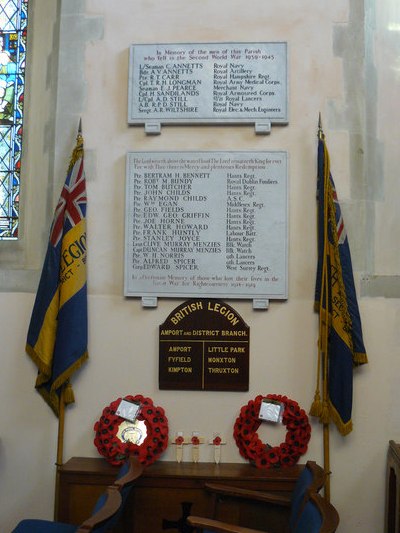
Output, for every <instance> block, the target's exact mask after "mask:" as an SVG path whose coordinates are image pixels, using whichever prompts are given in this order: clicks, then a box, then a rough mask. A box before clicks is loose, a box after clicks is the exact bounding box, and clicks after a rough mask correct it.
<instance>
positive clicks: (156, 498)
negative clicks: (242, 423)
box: [57, 457, 303, 533]
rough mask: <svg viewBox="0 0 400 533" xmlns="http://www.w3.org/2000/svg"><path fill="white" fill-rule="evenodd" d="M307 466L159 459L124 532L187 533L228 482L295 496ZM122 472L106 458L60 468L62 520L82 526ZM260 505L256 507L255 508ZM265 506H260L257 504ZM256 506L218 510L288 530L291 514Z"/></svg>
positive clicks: (133, 502)
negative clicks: (210, 487) (213, 489)
mask: <svg viewBox="0 0 400 533" xmlns="http://www.w3.org/2000/svg"><path fill="white" fill-rule="evenodd" d="M302 468H303V465H296V466H293V467H288V468H278V469H270V470H265V469H263V470H260V469H257V468H255V467H253V466H252V465H249V464H245V463H243V464H242V463H227V464H220V465H216V464H214V463H175V462H168V461H159V462H157V463H155V464H154V465H151V466H149V467H148V468H147V469H146V470H145V472H144V474H143V476H142V477H141V478H140V479H138V481H137V483H136V484H135V486H134V488H133V490H132V492H131V494H130V497H129V501H128V503H127V506H126V509H125V512H124V516H123V525H122V527H121V531H123V532H124V533H128V532H132V533H159V532H164V531H170V532H171V533H173V532H182V533H186V532H188V531H190V530H191V529H189V528H188V526H187V524H185V517H186V516H187V515H188V514H196V515H202V516H212V512H213V501H212V497H211V495H210V494H209V493H208V492H207V491H206V490H204V484H205V483H207V482H214V483H215V482H216V483H225V484H229V485H235V486H238V487H244V488H249V489H254V490H273V491H279V492H280V491H283V492H291V491H292V490H293V487H294V484H295V482H296V480H297V477H298V476H299V473H300V472H301V470H302ZM117 472H118V467H113V466H111V465H110V464H108V463H107V462H106V461H105V460H104V459H102V458H89V457H73V458H72V459H70V460H69V461H68V462H67V463H65V464H64V465H63V466H61V467H60V469H59V474H60V490H59V501H58V502H57V503H58V517H57V519H58V520H60V521H62V522H68V523H73V524H79V523H80V522H82V521H83V520H84V519H85V518H87V517H88V516H90V514H91V510H92V508H93V506H94V504H95V502H96V500H97V498H98V496H99V495H100V494H101V493H102V492H103V491H104V489H105V488H106V487H107V485H109V484H110V483H112V481H113V480H114V479H115V477H116V474H117ZM253 505H255V504H253ZM257 505H259V504H257ZM249 506H250V504H241V505H237V503H235V504H233V503H232V502H226V503H224V504H220V505H219V506H218V515H217V516H218V518H220V519H229V521H230V522H235V523H240V522H243V523H246V525H248V526H252V527H258V528H260V529H267V526H268V528H269V529H268V530H271V531H274V530H277V531H280V532H283V531H285V526H283V524H285V523H286V522H287V515H288V510H287V509H285V510H280V511H273V510H272V509H271V510H270V511H268V523H267V517H266V516H265V505H264V508H263V509H262V515H261V512H260V509H259V508H257V507H249ZM271 526H272V527H271Z"/></svg>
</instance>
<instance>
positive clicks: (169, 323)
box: [159, 299, 250, 391]
mask: <svg viewBox="0 0 400 533" xmlns="http://www.w3.org/2000/svg"><path fill="white" fill-rule="evenodd" d="M249 345H250V328H249V327H248V326H247V325H246V324H245V322H244V321H243V319H242V318H241V317H240V315H239V314H238V313H237V312H236V311H235V310H234V309H233V308H232V307H230V306H229V305H227V304H226V303H224V302H222V301H221V300H215V299H197V300H189V301H186V302H184V303H183V304H181V305H179V306H178V307H177V308H176V309H175V310H174V311H172V313H170V315H169V316H168V318H167V319H166V321H165V322H164V323H163V324H161V326H160V361H159V387H160V389H173V390H214V391H218V390H221V391H247V390H249Z"/></svg>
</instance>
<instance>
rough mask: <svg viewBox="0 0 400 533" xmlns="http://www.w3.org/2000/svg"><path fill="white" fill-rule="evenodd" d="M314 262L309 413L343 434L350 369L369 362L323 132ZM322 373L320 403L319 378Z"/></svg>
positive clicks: (348, 416) (347, 415)
mask: <svg viewBox="0 0 400 533" xmlns="http://www.w3.org/2000/svg"><path fill="white" fill-rule="evenodd" d="M317 189H318V190H317V202H318V266H317V278H316V286H315V309H316V311H317V312H319V339H318V352H319V364H318V385H317V390H316V394H315V398H314V403H313V405H312V407H311V410H310V414H312V415H314V416H318V417H319V418H320V420H321V422H323V423H325V424H328V423H329V422H330V421H333V422H334V423H335V424H336V426H337V428H338V430H339V431H340V433H341V434H342V435H347V434H348V433H350V431H351V430H352V420H351V411H352V402H353V368H354V366H357V365H360V364H364V363H367V362H368V359H367V354H366V352H365V347H364V342H363V337H362V328H361V319H360V313H359V309H358V303H357V297H356V291H355V286H354V277H353V269H352V264H351V256H350V248H349V242H348V238H347V234H346V230H345V227H344V222H343V217H342V212H341V209H340V205H339V202H338V199H337V195H336V190H335V184H334V182H333V179H332V175H331V173H330V164H329V154H328V150H327V148H326V144H325V136H324V134H323V133H322V130H321V129H320V130H319V141H318V187H317ZM321 374H322V388H323V395H322V403H321V399H320V394H319V380H320V377H321Z"/></svg>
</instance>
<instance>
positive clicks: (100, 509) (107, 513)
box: [12, 456, 144, 533]
mask: <svg viewBox="0 0 400 533" xmlns="http://www.w3.org/2000/svg"><path fill="white" fill-rule="evenodd" d="M143 470H144V466H143V465H142V464H141V463H139V461H138V460H137V458H136V457H133V456H131V457H129V459H128V460H127V461H126V462H125V463H124V464H123V465H122V467H121V469H120V470H119V473H118V476H117V478H116V480H115V481H114V483H113V484H112V485H110V486H108V487H107V490H106V492H105V493H104V494H102V495H101V496H100V498H99V499H98V500H97V502H96V505H95V507H94V509H93V512H92V515H91V516H90V517H89V518H88V519H87V520H85V521H84V522H83V523H82V524H81V525H80V526H76V525H72V524H64V523H61V522H52V521H49V520H38V519H25V520H22V521H21V522H20V523H19V524H18V525H17V527H16V528H15V529H14V530H13V531H12V533H87V532H88V531H96V533H104V532H106V531H109V530H110V529H111V528H112V527H114V526H115V525H116V523H117V522H118V519H119V518H120V516H121V514H122V510H123V507H124V504H125V502H126V500H127V498H128V495H129V492H130V490H131V488H132V486H133V484H134V481H135V480H136V479H137V478H138V477H139V476H140V475H141V474H142V472H143Z"/></svg>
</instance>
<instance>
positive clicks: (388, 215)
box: [0, 0, 400, 533]
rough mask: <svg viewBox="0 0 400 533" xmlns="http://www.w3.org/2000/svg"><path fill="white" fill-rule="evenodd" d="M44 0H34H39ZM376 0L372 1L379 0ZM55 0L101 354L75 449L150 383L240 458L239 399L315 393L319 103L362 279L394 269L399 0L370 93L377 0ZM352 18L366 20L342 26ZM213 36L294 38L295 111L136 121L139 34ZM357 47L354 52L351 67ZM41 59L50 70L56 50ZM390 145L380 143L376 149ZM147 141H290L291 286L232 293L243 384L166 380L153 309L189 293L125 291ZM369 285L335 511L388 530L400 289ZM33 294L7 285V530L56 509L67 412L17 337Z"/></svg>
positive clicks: (76, 426) (63, 95) (95, 350)
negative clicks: (131, 61) (187, 387)
mask: <svg viewBox="0 0 400 533" xmlns="http://www.w3.org/2000/svg"><path fill="white" fill-rule="evenodd" d="M36 3H37V5H40V3H41V0H36ZM365 4H368V3H367V2H366V3H365ZM369 4H370V5H369V9H371V10H372V11H374V12H375V5H374V3H373V2H370V3H369ZM384 5H385V6H386V8H385V9H383V7H382V6H384ZM60 6H61V9H60V16H61V30H60V55H59V79H58V81H59V83H58V94H57V114H56V119H55V122H54V132H55V133H54V138H55V153H54V157H55V162H54V169H55V172H54V182H55V186H54V191H53V192H52V195H53V202H54V204H55V203H56V200H57V196H58V191H59V189H60V187H61V184H62V182H63V179H64V175H63V173H64V171H65V168H66V163H67V160H68V157H69V153H70V150H71V148H72V144H73V140H74V137H75V131H76V127H77V123H78V120H79V117H80V116H81V117H82V121H83V133H84V138H85V147H86V154H87V164H86V173H87V181H88V183H87V188H88V198H89V200H88V201H89V204H88V246H89V252H88V269H89V274H88V276H89V280H88V286H89V321H90V331H89V351H90V360H89V362H88V363H87V364H86V365H85V366H84V367H83V368H82V370H81V371H79V372H78V373H77V374H76V375H75V376H74V378H73V385H74V390H75V395H76V404H75V405H73V406H71V407H70V408H68V409H67V412H66V425H65V440H64V460H67V459H68V458H70V457H72V456H77V455H79V456H97V450H96V448H95V447H94V445H93V437H94V433H93V425H94V423H95V421H96V420H97V419H98V418H99V416H100V414H101V411H102V409H103V407H104V406H105V405H108V404H109V403H110V402H111V401H112V400H114V399H115V398H117V397H120V396H123V395H126V394H139V393H142V394H144V395H147V396H150V397H151V398H152V399H153V400H154V402H155V403H156V404H158V405H161V406H163V407H164V409H165V410H166V413H167V416H168V419H169V425H170V431H171V434H174V433H175V432H176V431H178V430H183V431H185V432H188V433H190V432H191V431H193V430H197V431H199V432H200V433H201V434H202V435H204V436H206V437H208V436H211V435H212V434H213V432H214V431H220V432H221V433H222V434H223V435H224V437H225V438H226V440H227V445H226V446H224V448H223V452H222V460H223V461H227V462H235V461H241V458H240V456H239V453H238V451H237V448H236V446H235V444H234V442H233V439H232V428H233V424H234V421H235V418H236V416H237V414H238V411H239V409H240V407H241V406H242V405H244V404H245V403H247V401H248V400H249V399H251V398H254V397H255V396H256V395H257V394H259V393H262V394H266V393H282V394H286V395H287V396H289V397H291V398H293V399H295V400H297V401H298V402H299V404H300V405H301V406H302V407H304V408H305V409H307V410H308V408H309V406H310V404H311V401H312V399H313V394H314V388H315V374H316V338H317V317H316V315H315V314H314V313H313V289H314V276H315V267H316V242H315V234H316V217H315V214H316V211H315V176H316V130H317V120H318V112H319V111H321V112H322V115H323V119H324V128H325V133H326V135H327V141H328V146H329V148H330V152H331V164H332V171H333V174H334V178H335V182H336V186H337V190H338V194H339V198H341V199H342V201H343V210H344V212H345V217H346V216H347V218H346V219H345V220H347V231H348V234H349V238H350V245H351V247H352V250H354V254H353V265H354V268H355V270H356V278H357V279H359V278H360V277H362V278H363V279H364V281H365V280H366V281H365V283H367V282H368V279H369V276H368V275H369V274H382V275H391V276H393V277H395V276H396V275H398V274H399V272H398V270H399V255H398V246H397V243H396V237H395V234H394V231H387V229H388V228H387V222H389V223H390V228H393V230H394V229H395V228H397V229H398V226H399V212H398V210H397V209H396V206H395V205H394V203H395V198H396V197H397V196H398V180H397V179H396V178H397V175H396V171H397V168H398V165H397V164H396V163H397V158H398V155H397V154H398V152H397V151H396V146H395V143H394V142H393V139H396V138H397V139H398V135H397V137H396V128H397V129H398V124H399V123H400V122H399V121H398V120H397V121H396V120H395V116H396V113H397V115H398V113H399V106H398V105H397V107H396V104H397V102H396V101H395V100H393V98H394V97H393V94H397V93H396V92H395V91H393V92H392V91H391V90H390V89H389V88H388V85H389V84H390V83H392V84H393V83H394V84H395V83H397V84H398V81H399V77H398V70H396V69H398V63H397V62H398V59H397V57H398V53H397V56H396V54H395V53H394V51H393V50H394V49H395V47H396V45H397V46H398V42H399V40H398V37H397V40H396V35H397V34H394V33H392V34H390V36H391V38H390V39H389V34H388V33H387V31H388V30H387V23H388V22H390V21H391V19H396V17H397V21H396V20H393V22H394V23H396V22H400V17H399V13H398V8H396V7H395V3H394V1H393V5H392V3H391V0H387V1H386V2H383V3H382V4H381V11H380V12H379V13H378V16H377V17H376V24H375V25H373V26H371V28H369V27H368V28H367V29H368V30H369V31H370V33H369V39H372V41H373V43H374V50H373V53H372V52H371V51H369V54H370V55H368V54H367V60H366V62H367V63H368V61H369V62H370V63H372V64H373V66H374V67H375V68H376V69H377V72H378V75H377V78H376V80H375V85H374V88H372V89H371V87H370V86H369V87H370V88H369V90H370V91H371V90H372V91H373V94H372V95H371V94H369V95H368V98H367V97H366V91H365V87H366V86H368V84H367V83H366V80H365V78H364V76H365V72H366V70H367V69H365V68H364V67H363V66H362V65H361V67H360V65H358V61H361V62H364V61H365V57H364V54H363V50H364V51H365V49H366V46H365V42H366V41H364V29H365V26H366V24H364V23H363V21H364V18H365V20H367V17H366V15H365V11H366V10H365V9H364V8H365V7H366V6H364V4H363V2H361V1H347V0H339V1H337V2H330V3H326V2H320V1H317V0H306V1H304V2H301V3H299V2H298V1H295V0H285V1H284V2H280V3H279V4H277V3H276V2H272V1H271V0H250V2H242V1H238V0H219V1H218V2H216V1H214V0H203V1H201V2H200V1H195V0H189V1H188V0H170V1H168V2H163V1H162V0H155V1H153V2H148V1H145V0H133V1H132V0H118V2H109V1H108V0H107V1H106V0H87V1H86V2H84V1H83V0H82V1H79V0H75V1H72V0H66V1H64V2H61V3H60ZM360 17H361V20H360ZM349 27H351V28H353V27H354V28H355V31H354V32H349V31H348V30H349ZM377 36H378V37H377ZM352 39H354V42H353V41H352ZM213 41H227V42H234V41H238V42H240V41H245V42H248V41H255V42H256V41H287V42H288V44H289V73H290V76H289V79H290V82H289V86H290V101H289V110H290V123H289V125H288V126H286V127H277V128H273V131H272V134H271V135H270V136H267V137H264V136H256V135H255V134H254V129H253V128H252V127H247V126H244V127H232V126H227V127H219V128H213V127H201V128H196V127H168V128H167V127H165V128H163V130H162V134H161V136H157V137H146V136H145V134H144V131H143V128H129V127H128V126H127V123H126V122H127V86H128V49H129V45H130V44H132V43H146V42H149V43H155V42H213ZM375 47H376V48H375ZM375 52H377V56H376V57H375ZM387 56H389V58H390V61H392V62H393V66H392V65H391V64H389V62H388V61H387V60H386V57H387ZM352 63H353V64H357V66H358V67H360V68H359V73H358V74H357V72H356V69H355V68H352ZM42 75H43V76H46V75H48V72H47V71H46V66H45V65H44V66H43V73H42ZM357 76H359V77H357ZM366 101H375V102H376V105H377V108H378V109H379V114H378V115H376V116H375V121H374V127H375V129H368V131H367V127H366V124H368V125H369V124H370V121H368V120H367V119H368V116H369V115H368V112H369V111H371V110H369V108H368V106H366V103H365V102H366ZM374 113H376V110H375V111H374ZM381 117H382V118H381ZM387 128H391V134H390V133H389V132H388V129H387ZM397 133H398V131H397ZM374 135H375V137H376V138H374V137H373V136H374ZM371 136H372V141H373V140H375V141H377V144H376V145H375V144H374V143H373V142H371ZM378 141H379V142H378ZM371 144H372V145H373V147H374V148H371ZM382 145H383V146H384V147H385V150H383V149H381V148H379V147H380V146H382ZM368 147H369V152H368V150H367V148H368ZM376 147H378V148H376ZM141 149H143V150H286V151H288V154H289V162H290V166H289V181H290V205H289V212H290V235H289V298H288V301H287V302H280V303H279V302H271V305H270V308H269V310H268V311H264V312H255V311H253V310H252V304H251V302H247V301H244V302H237V301H235V302H229V303H230V304H231V305H233V307H234V308H235V309H237V311H238V312H239V313H240V315H241V316H242V317H243V318H244V320H245V321H246V322H247V324H248V325H249V326H250V332H251V333H250V335H251V354H250V390H249V392H248V393H220V392H182V391H177V392H172V391H160V390H158V383H157V379H158V325H159V324H160V323H162V322H163V321H164V320H165V318H166V317H167V316H168V314H169V313H170V312H171V311H172V309H173V308H174V307H175V306H176V305H178V303H179V301H175V300H166V299H161V300H160V301H159V305H158V307H157V308H156V309H147V310H145V309H143V308H142V306H141V302H140V300H138V299H125V298H124V297H123V296H122V291H123V245H124V228H123V224H124V181H125V155H126V152H127V151H129V150H141ZM376 149H377V150H378V155H379V157H380V158H381V160H383V161H384V170H383V169H382V168H381V169H380V172H376V171H375V170H376V168H377V167H378V165H370V164H365V162H364V160H363V159H362V158H361V156H360V154H361V152H363V153H366V154H367V156H368V157H369V160H368V161H371V159H373V160H374V161H375V160H376V159H377V158H376V157H375V158H374V157H373V156H374V155H376V154H375V152H374V150H376ZM367 156H366V157H367ZM378 159H379V158H378ZM377 191H378V192H379V194H378V193H377ZM371 217H372V218H371ZM49 223H50V221H49ZM40 231H42V232H43V231H44V232H46V229H45V228H41V229H40ZM352 237H353V240H352ZM352 242H353V244H352ZM370 246H373V250H372V251H371V250H370ZM368 269H369V270H368ZM357 287H358V284H357ZM364 292H365V294H366V295H365V296H363V298H361V299H360V301H359V304H360V311H361V316H362V322H363V329H364V340H365V344H366V347H367V351H368V355H369V359H370V364H369V365H368V366H365V367H362V368H360V369H358V370H356V372H355V377H354V389H355V394H354V409H353V419H354V431H353V432H352V433H351V434H350V435H349V436H347V437H346V438H342V437H341V436H339V435H338V434H337V432H336V431H335V430H334V429H332V431H331V470H332V479H331V492H332V501H333V503H334V504H335V505H336V507H337V508H338V511H339V513H340V517H341V524H340V527H339V531H340V532H341V533H357V532H359V533H361V532H362V533H378V532H380V531H383V516H384V496H385V485H384V480H385V461H386V451H387V446H388V441H389V439H395V440H396V439H397V438H400V420H399V415H398V412H399V410H398V406H397V401H398V393H397V390H398V376H399V375H400V368H399V367H400V360H399V357H398V353H397V352H398V346H399V333H398V323H399V315H400V303H399V300H398V299H395V298H383V297H380V296H379V295H378V296H376V295H375V294H374V297H370V296H368V284H367V286H366V288H365V291H364ZM33 300H34V295H33V294H32V293H28V292H13V291H12V289H10V292H3V293H2V294H1V302H2V304H1V306H0V332H1V339H2V340H1V344H2V349H1V353H2V373H1V378H0V383H1V386H0V420H1V429H0V479H1V482H0V528H1V530H2V531H5V532H7V531H10V530H11V529H12V527H13V526H14V525H15V524H16V522H17V521H18V520H19V519H21V518H23V517H27V516H31V517H43V518H51V517H52V512H53V495H54V481H55V469H54V462H55V457H56V440H57V420H56V419H55V417H54V415H53V413H52V412H51V410H50V409H49V408H48V406H47V405H46V404H45V403H44V402H43V400H42V398H41V397H40V396H39V395H38V394H37V393H36V392H35V391H34V387H33V384H34V380H35V375H36V370H35V367H34V365H33V364H32V363H31V361H30V360H29V359H28V357H27V356H26V355H25V353H24V345H25V338H26V331H27V327H28V323H29V318H30V313H31V310H32V305H33ZM210 413H211V414H210ZM312 430H313V432H312V439H311V443H310V446H309V450H308V453H307V455H306V456H304V461H306V460H307V459H314V460H316V461H318V462H319V463H321V464H322V462H323V456H322V432H321V427H320V425H319V424H318V423H317V422H315V421H312ZM260 434H261V436H262V437H264V438H265V440H267V441H268V442H270V443H278V442H280V440H279V439H281V438H282V433H280V432H279V431H278V430H277V431H272V430H268V431H266V430H265V428H262V429H261V430H260ZM210 448H211V447H207V446H204V447H202V448H201V452H200V454H201V455H200V457H201V460H202V461H210V460H212V451H211V449H210ZM162 459H165V460H173V459H174V450H173V449H168V450H167V452H166V453H165V455H164V456H163V458H162ZM185 459H186V460H189V456H185ZM149 533H152V532H149Z"/></svg>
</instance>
